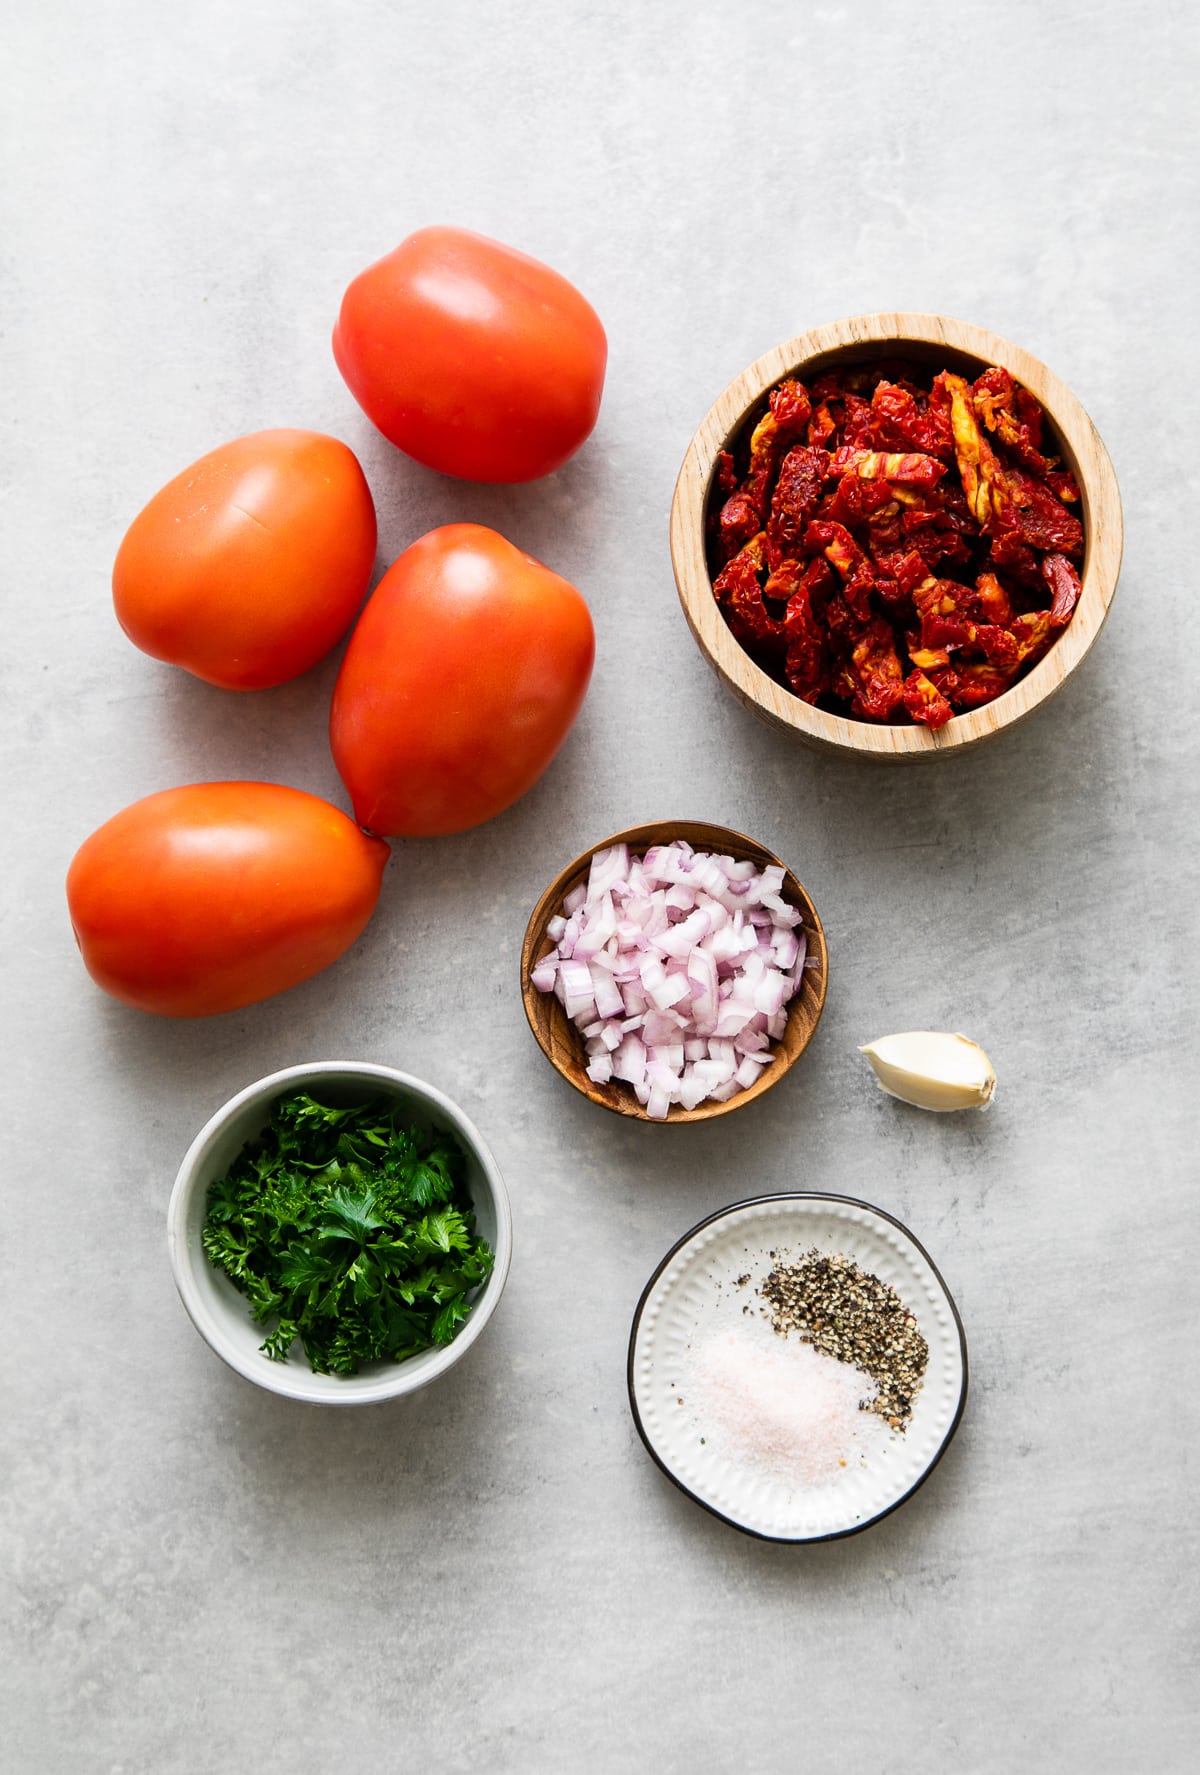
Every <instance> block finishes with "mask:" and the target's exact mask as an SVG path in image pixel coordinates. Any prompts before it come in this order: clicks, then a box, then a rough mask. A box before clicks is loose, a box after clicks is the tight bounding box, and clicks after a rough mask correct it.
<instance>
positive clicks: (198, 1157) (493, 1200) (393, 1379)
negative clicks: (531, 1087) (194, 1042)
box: [167, 1060, 512, 1405]
mask: <svg viewBox="0 0 1200 1775" xmlns="http://www.w3.org/2000/svg"><path fill="white" fill-rule="evenodd" d="M301 1090H304V1091H313V1092H315V1093H317V1094H318V1095H319V1096H320V1097H321V1098H323V1099H325V1100H326V1101H328V1102H330V1103H355V1102H362V1101H365V1100H366V1099H367V1098H368V1097H372V1096H380V1095H382V1096H391V1097H398V1098H399V1099H400V1101H401V1102H402V1103H405V1104H407V1105H410V1106H411V1109H412V1113H413V1117H414V1119H415V1120H424V1121H428V1122H431V1123H432V1124H433V1125H434V1126H435V1127H438V1128H442V1129H446V1130H448V1131H449V1132H450V1133H452V1134H454V1135H455V1136H456V1137H457V1139H458V1141H459V1143H460V1145H461V1146H462V1148H463V1151H464V1152H465V1153H466V1155H467V1183H468V1187H469V1189H470V1192H471V1199H472V1201H473V1203H474V1206H475V1219H476V1226H477V1229H478V1231H479V1233H480V1234H481V1235H482V1237H483V1238H485V1239H486V1240H487V1242H488V1244H489V1245H490V1246H491V1248H492V1250H493V1252H494V1253H495V1265H494V1267H493V1270H492V1273H491V1275H490V1276H489V1277H488V1279H487V1281H486V1282H485V1283H484V1285H483V1287H482V1288H481V1289H480V1290H479V1292H478V1294H477V1296H476V1299H475V1303H474V1306H473V1308H472V1311H471V1316H470V1318H469V1319H468V1320H467V1321H466V1323H465V1324H464V1325H463V1327H462V1329H461V1330H460V1331H459V1333H458V1335H457V1336H456V1337H455V1338H454V1340H453V1342H452V1343H448V1344H443V1345H441V1346H440V1347H439V1348H437V1349H433V1350H422V1351H421V1353H420V1354H419V1355H416V1356H409V1357H408V1358H407V1359H406V1360H405V1361H403V1362H379V1363H374V1364H372V1365H371V1366H370V1367H364V1368H363V1369H362V1370H361V1372H360V1373H359V1374H356V1375H337V1374H314V1373H313V1372H312V1370H311V1369H310V1368H309V1366H308V1361H307V1358H306V1357H305V1355H304V1353H303V1351H302V1350H301V1349H300V1346H299V1344H298V1343H297V1344H296V1346H295V1347H294V1350H293V1353H292V1354H291V1356H289V1358H288V1360H287V1361H286V1362H272V1361H270V1360H269V1358H268V1357H266V1356H264V1355H263V1353H262V1351H261V1350H260V1349H259V1345H260V1344H261V1342H262V1340H263V1337H264V1336H265V1335H266V1333H265V1330H264V1328H263V1327H262V1326H259V1325H256V1324H255V1323H254V1320H253V1319H252V1318H251V1316H250V1309H249V1306H248V1304H247V1301H246V1298H245V1296H244V1295H241V1294H239V1293H238V1291H237V1289H236V1288H235V1287H234V1286H233V1284H232V1282H230V1280H229V1279H228V1277H227V1276H225V1275H224V1273H223V1272H222V1271H220V1270H218V1269H217V1268H216V1267H215V1266H214V1265H213V1264H212V1263H210V1261H209V1259H208V1258H207V1257H206V1256H205V1253H204V1248H203V1246H202V1245H201V1243H200V1235H201V1231H202V1229H203V1226H204V1216H205V1209H206V1198H207V1194H208V1186H209V1184H210V1183H212V1182H214V1181H215V1180H216V1179H217V1178H218V1177H223V1176H224V1175H225V1173H226V1172H227V1171H228V1169H229V1167H230V1165H231V1164H232V1163H233V1161H234V1159H235V1158H236V1157H237V1155H238V1154H239V1153H240V1152H241V1150H242V1147H243V1146H244V1145H245V1143H246V1142H247V1141H248V1140H253V1139H254V1137H255V1136H256V1135H257V1134H259V1133H260V1132H261V1131H262V1129H263V1128H264V1127H265V1126H266V1124H267V1121H268V1119H269V1115H270V1109H271V1105H272V1103H273V1102H274V1101H275V1100H276V1098H278V1097H282V1096H284V1095H286V1094H287V1093H288V1092H291V1091H301ZM167 1240H168V1244H169V1246H170V1252H171V1268H172V1269H173V1271H174V1273H175V1285H176V1287H177V1288H178V1289H179V1295H180V1299H181V1300H182V1301H183V1304H184V1306H185V1307H186V1308H187V1310H188V1314H189V1315H190V1317H191V1321H192V1324H193V1325H194V1326H195V1327H196V1330H197V1331H198V1332H199V1333H200V1335H201V1337H202V1338H203V1339H204V1341H205V1342H206V1343H207V1344H208V1345H209V1346H210V1347H211V1348H212V1349H214V1350H215V1351H216V1353H217V1355H218V1356H220V1357H221V1358H222V1360H223V1361H225V1362H228V1364H229V1366H230V1367H231V1368H235V1369H236V1370H237V1372H238V1373H239V1374H241V1375H244V1376H245V1377H246V1379H247V1380H250V1381H253V1382H254V1384H255V1385H256V1386H259V1387H265V1388H266V1389H267V1390H268V1391H269V1392H272V1393H282V1394H284V1395H285V1397H287V1398H288V1399H303V1400H306V1401H308V1402H309V1403H310V1404H314V1405H371V1404H374V1403H376V1402H377V1401H378V1400H381V1399H397V1398H399V1397H400V1396H401V1395H402V1394H404V1393H413V1392H415V1391H416V1390H417V1388H418V1387H424V1386H427V1385H428V1384H429V1382H430V1381H434V1380H436V1379H437V1378H438V1376H439V1375H442V1374H445V1373H446V1370H447V1369H449V1368H453V1366H454V1364H455V1363H456V1362H459V1361H461V1360H462V1358H463V1357H464V1356H465V1355H466V1353H467V1351H468V1350H469V1349H470V1347H471V1345H472V1344H473V1343H474V1342H475V1341H476V1339H477V1338H479V1337H481V1336H482V1334H483V1331H484V1328H485V1326H486V1325H487V1322H488V1320H489V1319H490V1318H491V1316H492V1314H493V1313H494V1312H495V1310H496V1307H497V1306H498V1304H499V1301H500V1296H501V1294H502V1293H503V1291H504V1284H505V1281H506V1280H507V1278H508V1266H509V1262H510V1260H511V1257H512V1214H511V1211H510V1208H509V1202H508V1192H507V1190H506V1189H505V1187H504V1181H503V1179H502V1178H501V1176H500V1173H499V1171H498V1170H497V1169H496V1162H495V1160H494V1159H493V1158H492V1155H491V1153H490V1152H489V1151H488V1149H487V1147H486V1146H485V1145H484V1142H483V1140H482V1138H481V1137H480V1134H479V1131H478V1129H476V1128H475V1126H474V1124H473V1123H471V1122H470V1121H468V1119H467V1117H466V1116H465V1115H464V1114H463V1112H462V1110H461V1109H459V1108H458V1107H457V1106H456V1105H455V1104H453V1103H451V1101H450V1099H449V1098H448V1097H444V1096H443V1095H442V1093H441V1092H440V1091H438V1090H436V1089H435V1088H434V1086H432V1085H427V1084H425V1083H424V1082H423V1081H422V1080H421V1079H415V1078H412V1077H410V1075H409V1074H408V1073H405V1072H396V1071H395V1070H394V1069H393V1068H392V1067H390V1066H373V1065H370V1064H368V1063H365V1062H362V1061H356V1060H325V1061H315V1062H313V1063H312V1064H310V1065H307V1066H288V1067H285V1068H284V1069H283V1071H282V1072H273V1073H271V1074H270V1076H269V1077H268V1078H264V1079H259V1080H258V1081H257V1082H256V1083H255V1084H253V1085H247V1086H246V1088H245V1090H244V1091H239V1092H238V1094H237V1096H236V1097H231V1098H230V1100H229V1102H228V1103H226V1104H225V1105H224V1107H223V1108H221V1109H219V1110H218V1111H217V1113H216V1114H215V1115H214V1116H212V1117H211V1118H210V1119H209V1121H207V1122H206V1123H205V1125H204V1127H203V1128H201V1130H200V1132H199V1134H197V1136H196V1138H195V1140H193V1142H192V1144H191V1146H190V1147H189V1148H188V1150H187V1153H186V1155H185V1157H184V1160H183V1163H182V1165H181V1166H180V1167H179V1175H178V1176H177V1177H176V1179H175V1187H174V1189H173V1190H172V1192H171V1203H170V1207H169V1208H168V1210H167Z"/></svg>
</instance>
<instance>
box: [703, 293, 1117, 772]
mask: <svg viewBox="0 0 1200 1775" xmlns="http://www.w3.org/2000/svg"><path fill="white" fill-rule="evenodd" d="M897 356H902V357H907V358H910V359H912V360H914V361H915V362H918V363H921V364H926V365H928V366H929V367H930V368H931V369H932V370H934V371H937V370H955V371H957V372H959V373H961V374H965V375H967V376H970V377H975V376H977V375H979V373H980V371H981V370H983V369H985V368H987V367H988V365H992V364H995V365H999V366H1001V367H1002V368H1003V369H1006V370H1008V371H1010V372H1011V374H1012V375H1013V376H1015V377H1016V379H1017V381H1018V382H1021V383H1023V384H1024V386H1025V387H1026V388H1027V389H1028V390H1029V391H1030V393H1031V394H1032V395H1034V397H1035V398H1036V399H1037V400H1038V401H1039V402H1040V403H1041V405H1042V407H1043V409H1044V411H1045V415H1046V419H1047V422H1048V429H1049V430H1050V432H1051V433H1052V434H1053V447H1054V448H1055V450H1056V451H1057V453H1058V454H1060V455H1061V456H1062V457H1063V459H1064V462H1065V464H1066V466H1067V467H1068V468H1069V469H1070V470H1071V472H1072V474H1073V475H1074V476H1075V478H1076V480H1077V481H1078V483H1079V489H1080V493H1081V495H1082V500H1081V504H1082V508H1083V510H1082V522H1083V530H1084V568H1083V574H1082V582H1083V589H1082V593H1081V595H1080V598H1079V602H1078V604H1077V605H1076V607H1075V612H1074V614H1073V616H1072V618H1071V621H1070V622H1069V623H1068V625H1067V626H1066V628H1065V629H1064V630H1063V632H1062V634H1061V635H1060V636H1059V637H1058V639H1057V641H1055V643H1054V645H1053V646H1052V647H1051V648H1050V650H1049V652H1048V653H1046V654H1045V655H1044V656H1043V658H1042V659H1041V660H1039V661H1038V663H1037V665H1036V666H1034V668H1033V669H1032V671H1030V672H1029V673H1028V674H1027V675H1026V676H1025V677H1024V678H1021V679H1020V680H1018V682H1017V683H1016V684H1014V685H1013V687H1012V689H1011V690H1006V691H1005V692H1004V694H1003V695H1002V696H998V697H997V698H996V699H995V701H994V702H990V703H985V704H984V705H983V707H982V708H979V709H972V710H970V711H969V712H968V713H967V714H964V715H956V716H955V717H954V718H953V720H951V721H948V722H947V723H946V725H945V727H942V728H939V729H938V730H937V732H931V731H930V729H929V728H927V727H922V726H920V725H918V724H916V723H913V724H912V725H911V726H909V725H907V724H904V723H900V722H896V723H894V724H892V723H885V724H878V723H875V722H870V721H857V720H853V719H851V718H850V717H849V716H842V715H832V714H829V713H827V711H825V710H824V709H814V708H812V707H811V706H810V705H809V704H808V703H805V702H802V701H801V700H800V698H799V697H795V696H792V695H791V694H790V693H789V692H788V691H787V690H785V689H784V688H783V686H782V685H780V684H776V683H775V681H774V679H772V678H770V677H768V676H767V674H766V673H765V672H764V671H762V670H761V669H760V668H759V667H758V666H757V665H755V663H754V661H753V660H752V659H751V658H750V656H749V654H747V653H745V652H744V651H743V649H742V648H741V647H740V646H739V644H738V643H737V642H736V641H735V640H734V638H733V636H732V634H731V633H730V631H729V628H728V626H727V624H726V622H725V619H724V617H723V616H722V614H721V612H720V610H719V609H718V608H717V603H716V599H715V598H714V597H713V589H712V580H711V578H710V577H709V572H708V561H707V555H706V548H705V514H706V511H707V507H708V499H709V488H710V483H711V480H712V473H713V467H714V465H715V463H716V460H717V457H718V455H719V454H720V452H721V451H722V450H724V449H725V448H727V446H728V445H729V444H730V442H731V441H732V440H733V439H734V438H736V437H737V435H738V433H739V432H740V431H741V429H742V426H743V425H744V424H745V422H746V420H747V418H748V416H749V415H750V413H751V412H752V411H753V409H754V408H755V406H756V405H757V404H758V403H760V402H761V401H762V400H763V397H764V396H765V395H766V393H767V391H768V389H771V388H774V386H775V384H776V383H777V382H779V381H780V380H781V379H782V378H783V377H785V376H797V377H799V378H800V380H801V381H803V382H808V381H810V380H811V379H812V378H814V377H816V376H818V375H820V373H821V371H822V370H828V369H830V368H832V367H833V366H834V365H836V364H846V365H851V364H862V363H870V362H872V361H873V360H878V359H880V358H889V357H897ZM1122 538H1123V525H1122V519H1121V498H1120V494H1119V493H1118V491H1117V478H1116V475H1115V474H1114V472H1113V466H1112V463H1111V461H1110V460H1109V455H1108V452H1107V450H1106V449H1105V448H1104V445H1103V444H1102V442H1101V441H1100V437H1099V434H1098V433H1097V431H1096V428H1095V426H1094V425H1093V424H1092V422H1091V420H1090V419H1089V418H1088V416H1087V414H1086V413H1085V412H1084V410H1083V408H1082V407H1081V406H1080V404H1079V402H1078V401H1077V400H1076V399H1075V396H1074V395H1073V394H1072V393H1071V391H1070V389H1068V388H1067V387H1066V386H1065V385H1064V384H1063V383H1061V382H1060V381H1059V380H1058V378H1057V377H1056V376H1054V375H1052V374H1051V372H1050V371H1049V370H1048V369H1047V368H1046V366H1045V365H1044V364H1041V363H1039V362H1038V360H1037V358H1035V357H1030V355H1029V353H1028V352H1027V351H1023V350H1022V349H1021V347H1020V346H1019V345H1011V344H1010V343H1009V342H1008V340H1007V339H1001V338H999V337H998V336H997V335H996V334H995V333H989V332H987V331H986V330H985V329H984V328H982V327H973V326H970V325H968V323H967V322H965V321H957V320H950V319H948V318H947V317H946V316H944V315H940V314H868V315H863V316H861V317H860V318H858V319H856V320H844V321H835V322H834V323H833V324H832V325H831V326H827V327H817V328H815V329H814V330H813V331H812V332H811V333H802V334H800V336H799V338H796V339H789V340H788V341H787V342H786V343H785V344H783V345H777V346H776V347H775V349H774V351H768V352H767V353H766V355H765V356H764V357H760V358H759V359H758V360H757V362H755V363H753V364H751V365H750V367H749V369H746V370H743V371H742V374H741V375H740V376H737V377H735V378H734V380H733V381H732V382H731V383H730V384H729V387H728V388H727V389H726V390H725V392H724V393H723V394H722V395H720V396H718V398H717V400H716V401H714V403H713V405H712V406H711V407H710V408H709V411H708V413H707V415H706V416H705V418H704V420H703V423H702V424H701V426H700V429H699V430H698V431H697V433H696V435H695V437H694V438H693V439H692V441H691V443H690V444H689V446H688V450H687V455H686V456H685V457H684V459H683V466H682V468H681V469H680V471H679V479H678V481H677V482H676V486H675V497H674V500H673V502H672V505H671V561H672V565H673V566H674V569H675V583H676V585H677V586H678V588H679V598H680V602H681V603H682V605H683V610H684V615H685V616H686V617H687V620H688V624H689V626H690V628H691V631H692V633H693V635H694V636H695V637H696V640H697V641H698V642H699V645H700V651H701V652H702V653H703V654H704V657H705V658H706V659H707V661H708V663H709V665H710V666H712V668H713V670H714V671H715V672H716V674H717V676H718V677H719V678H720V679H721V681H722V683H723V684H724V685H725V686H726V688H727V689H728V690H730V691H732V693H733V695H734V696H735V697H737V699H738V701H739V702H741V703H743V704H744V705H745V706H746V708H748V709H750V710H751V712H752V713H753V714H755V715H758V716H759V717H760V718H761V719H762V720H763V721H766V722H767V723H768V724H769V725H770V726H772V727H777V728H782V729H783V730H784V731H785V732H786V733H789V734H792V735H793V736H794V737H795V738H797V739H799V740H803V741H805V742H806V743H808V744H810V745H814V746H818V747H820V748H821V749H822V750H825V751H831V752H839V753H841V754H843V755H851V756H854V757H858V758H871V759H877V760H879V761H880V762H883V763H891V764H895V763H909V762H915V761H921V760H928V759H931V758H937V757H939V756H940V755H941V754H943V753H945V752H953V751H961V750H962V748H963V747H965V746H974V745H978V744H979V743H980V742H981V741H982V740H987V739H991V738H992V737H993V736H994V735H995V734H997V733H1000V732H1001V731H1002V730H1003V729H1004V728H1006V727H1011V726H1012V725H1013V724H1014V723H1015V722H1017V721H1020V720H1022V719H1023V718H1024V717H1025V716H1026V715H1028V714H1029V713H1030V712H1031V711H1032V710H1033V709H1035V708H1036V707H1037V705H1038V704H1039V703H1043V702H1045V701H1046V700H1047V698H1049V697H1051V696H1053V695H1054V693H1055V691H1056V690H1058V689H1059V688H1060V687H1061V685H1062V684H1063V682H1064V681H1065V679H1066V678H1067V676H1068V674H1069V673H1070V672H1072V671H1073V670H1074V669H1075V667H1076V666H1077V665H1078V664H1079V662H1080V660H1081V659H1082V658H1083V656H1084V655H1085V654H1086V653H1087V651H1088V649H1089V648H1090V647H1091V645H1092V643H1093V642H1094V641H1095V639H1096V636H1097V635H1098V634H1099V633H1100V630H1101V628H1102V627H1103V626H1104V619H1105V617H1106V616H1107V615H1108V607H1109V605H1110V603H1111V602H1112V597H1113V593H1114V592H1115V591H1116V587H1117V575H1118V574H1119V572H1120V570H1121V550H1122Z"/></svg>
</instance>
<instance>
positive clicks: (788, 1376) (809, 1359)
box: [688, 1327, 891, 1486]
mask: <svg viewBox="0 0 1200 1775" xmlns="http://www.w3.org/2000/svg"><path fill="white" fill-rule="evenodd" d="M875 1392H876V1386H875V1382H874V1381H873V1380H872V1379H871V1378H870V1376H869V1375H866V1374H864V1373H863V1372H862V1370H861V1369H858V1368H855V1367H853V1366H852V1365H851V1364H850V1363H848V1362H839V1361H838V1359H837V1358H836V1357H835V1356H827V1355H826V1354H825V1353H824V1352H823V1351H821V1350H818V1349H815V1348H814V1347H813V1345H812V1344H805V1343H801V1342H799V1340H793V1339H787V1338H779V1337H776V1336H775V1334H774V1333H772V1341H771V1342H770V1343H763V1342H760V1341H759V1340H758V1339H757V1338H756V1337H754V1336H752V1335H748V1334H747V1332H746V1331H743V1330H742V1329H741V1328H740V1327H739V1328H737V1329H734V1330H729V1331H725V1332H722V1333H719V1334H718V1335H716V1336H714V1337H712V1338H709V1339H706V1340H705V1341H704V1343H702V1344H701V1345H700V1346H699V1347H698V1348H697V1350H696V1351H695V1353H694V1361H693V1367H692V1373H691V1375H690V1376H689V1384H688V1394H689V1397H688V1404H689V1405H690V1406H691V1408H692V1411H693V1414H694V1416H695V1418H696V1421H697V1423H698V1424H699V1425H700V1426H701V1429H702V1431H703V1433H704V1437H705V1442H706V1444H708V1445H710V1446H711V1451H712V1452H713V1453H714V1454H724V1455H726V1456H727V1457H728V1458H729V1459H730V1460H733V1461H735V1462H736V1463H737V1464H739V1465H741V1466H750V1467H752V1468H756V1469H758V1471H759V1472H761V1474H762V1475H763V1476H764V1477H765V1478H769V1479H771V1480H774V1481H776V1482H782V1483H784V1484H788V1485H808V1486H814V1485H825V1484H828V1483H829V1481H831V1480H835V1479H837V1478H838V1477H839V1475H841V1474H843V1473H845V1472H846V1470H847V1469H848V1468H851V1467H857V1466H860V1465H862V1463H863V1461H864V1460H865V1459H866V1457H867V1456H868V1454H869V1453H870V1451H871V1450H872V1449H878V1448H879V1447H880V1445H881V1444H882V1443H885V1442H887V1441H888V1440H889V1437H890V1434H891V1433H890V1431H889V1430H888V1427H887V1425H886V1424H885V1423H884V1422H883V1420H882V1419H881V1418H880V1417H879V1416H877V1415H876V1413H874V1412H869V1411H863V1410H860V1402H862V1401H866V1400H870V1399H872V1398H874V1396H875Z"/></svg>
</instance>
